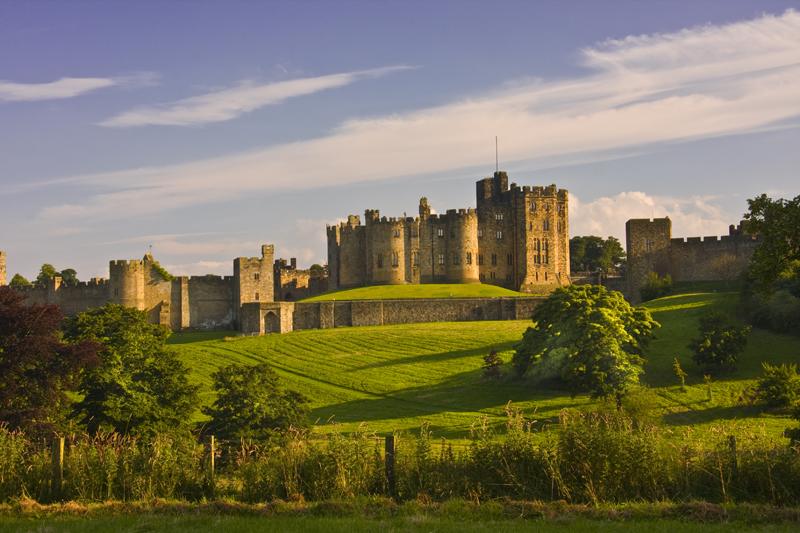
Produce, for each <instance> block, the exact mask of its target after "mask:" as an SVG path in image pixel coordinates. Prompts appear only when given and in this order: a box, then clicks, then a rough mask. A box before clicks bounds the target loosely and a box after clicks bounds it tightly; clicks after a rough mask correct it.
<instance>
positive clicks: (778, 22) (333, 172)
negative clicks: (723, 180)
mask: <svg viewBox="0 0 800 533" xmlns="http://www.w3.org/2000/svg"><path fill="white" fill-rule="evenodd" d="M582 54H583V56H582V57H583V62H584V64H585V65H586V66H587V67H588V68H589V69H590V70H589V71H588V72H587V74H586V75H585V76H582V77H576V78H574V79H564V80H559V81H553V82H549V83H544V82H525V83H519V84H516V85H514V86H513V87H511V88H508V86H505V87H506V88H504V89H501V90H498V91H496V92H493V93H491V94H488V95H483V96H480V97H475V98H472V99H467V100H462V101H458V102H453V103H450V104H447V105H441V106H437V107H430V108H426V109H421V110H417V111H413V112H407V113H403V114H396V115H387V116H381V117H374V118H366V119H357V120H350V121H347V122H345V123H343V124H342V125H341V126H340V127H339V128H338V129H336V130H335V131H333V132H331V133H330V134H329V135H327V136H324V137H319V138H316V139H311V140H306V141H299V142H293V143H287V144H281V145H276V146H271V147H267V148H265V149H261V150H255V151H252V152H248V153H241V154H235V155H230V156H225V157H219V158H215V159H209V160H202V161H194V162H190V163H185V164H176V165H168V166H161V167H152V168H141V169H136V170H130V171H121V172H114V173H106V174H99V175H91V176H79V177H75V178H69V181H74V182H77V183H80V184H84V185H87V186H92V187H97V188H98V192H97V194H95V195H94V196H89V197H88V199H87V200H86V201H84V202H82V203H75V204H63V205H54V206H50V207H48V208H46V209H45V210H44V211H43V212H41V213H40V216H41V217H43V218H44V219H47V220H51V219H81V218H87V219H97V218H121V217H126V216H132V215H141V214H146V213H153V212H159V211H163V210H169V209H175V208H181V207H186V206H190V205H197V204H202V203H207V202H220V201H229V200H234V199H237V198H240V197H241V196H243V195H245V194H249V193H251V192H252V191H259V190H279V189H297V188H314V187H320V186H325V185H343V184H347V183H352V182H358V181H367V180H380V179H389V178H398V177H402V176H410V175H418V174H423V173H424V174H428V175H430V174H434V173H437V172H438V173H441V172H452V171H454V170H456V169H460V168H468V167H476V166H479V165H485V164H486V162H487V161H493V159H494V143H493V142H492V141H493V139H492V136H493V135H495V134H499V135H500V137H501V139H502V146H501V148H502V150H501V155H502V159H503V160H504V161H507V162H512V161H520V160H531V159H536V158H539V159H543V160H544V159H548V158H551V159H552V158H561V160H562V161H563V160H566V159H568V158H569V157H577V158H585V157H586V154H591V153H596V152H606V153H612V154H613V153H614V152H617V153H620V152H622V153H630V151H631V150H633V149H639V148H638V147H642V146H647V145H652V144H654V143H663V142H677V141H688V140H693V139H701V138H708V137H714V136H720V135H730V134H738V133H745V132H752V131H759V130H764V129H769V128H771V127H777V125H778V124H779V123H780V124H781V125H782V126H783V125H785V124H786V122H787V121H790V120H792V119H796V118H797V117H798V116H800V91H798V87H800V13H797V12H796V11H787V12H786V13H784V14H783V15H780V16H772V15H768V16H763V17H760V18H757V19H754V20H751V21H745V22H740V23H735V24H730V25H725V26H704V27H700V28H694V29H687V30H683V31H680V32H677V33H672V34H665V35H648V36H639V37H629V38H626V39H622V40H618V41H608V42H604V43H602V44H599V45H597V46H595V47H593V48H589V49H586V50H583V51H582ZM131 183H135V184H136V187H135V188H132V187H131V186H130V185H129V184H131Z"/></svg>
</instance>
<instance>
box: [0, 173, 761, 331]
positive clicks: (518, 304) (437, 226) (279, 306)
mask: <svg viewBox="0 0 800 533" xmlns="http://www.w3.org/2000/svg"><path fill="white" fill-rule="evenodd" d="M568 203H569V202H568V194H567V191H566V190H563V189H557V188H556V186H555V185H550V186H548V187H528V186H525V187H519V186H517V185H516V184H514V183H512V184H511V185H510V186H509V184H508V175H507V174H506V173H505V172H495V174H494V175H493V176H492V177H490V178H485V179H481V180H479V181H478V182H477V207H476V208H475V209H459V210H449V211H447V212H446V213H445V214H443V215H436V214H432V212H431V208H430V206H429V205H428V202H427V200H426V199H425V198H422V199H421V200H420V204H419V216H418V217H404V218H386V217H380V214H379V212H378V211H377V210H367V211H366V212H365V224H364V225H362V224H361V221H360V218H359V217H358V216H353V215H351V216H349V217H348V220H347V222H343V223H340V224H338V225H335V226H328V227H327V237H328V265H327V266H319V265H315V266H314V267H313V268H310V269H299V268H297V262H296V260H295V259H291V260H290V261H288V262H287V261H286V260H284V259H278V260H275V259H274V247H273V246H272V245H266V244H265V245H263V246H262V247H261V256H260V257H238V258H236V259H234V260H233V274H232V275H231V276H215V275H207V276H191V277H189V276H177V277H174V276H171V275H170V274H168V273H167V272H166V271H165V270H164V269H163V268H161V267H160V265H159V264H158V262H157V261H155V259H154V258H153V257H152V255H150V254H149V253H148V254H146V255H145V256H144V258H143V259H141V260H115V261H110V263H109V277H108V279H105V278H94V279H92V280H91V281H88V282H80V283H77V284H76V285H66V284H64V283H62V280H61V278H60V277H58V276H56V277H55V278H53V279H50V280H48V282H47V285H46V286H32V287H27V288H23V289H20V290H22V291H23V292H24V294H25V295H26V297H27V301H28V302H30V303H40V304H56V305H59V306H60V307H61V308H62V310H63V311H64V313H65V314H67V315H73V314H76V313H79V312H81V311H84V310H86V309H89V308H92V307H98V306H102V305H104V304H106V303H117V304H122V305H126V306H129V307H134V308H136V309H140V310H142V311H145V312H146V313H147V314H148V316H149V317H150V320H151V321H152V322H154V323H159V324H162V325H164V326H167V327H169V328H171V329H172V330H174V331H180V330H189V329H199V330H207V329H238V330H239V331H242V332H244V333H251V334H263V333H269V332H286V331H292V330H294V329H313V328H329V327H339V326H361V325H380V324H398V323H411V322H433V321H440V320H450V321H457V320H502V319H524V318H527V317H529V316H530V314H531V313H532V310H533V308H534V307H535V305H536V304H537V303H538V301H540V298H530V297H527V298H464V299H450V300H448V299H444V300H441V299H440V300H386V301H363V302H359V301H352V302H351V301H346V300H342V301H323V302H297V303H295V301H296V300H301V299H303V298H306V297H308V296H313V295H315V294H319V293H321V292H325V291H327V290H334V289H340V288H348V287H358V286H364V285H379V284H405V283H415V284H417V283H478V282H482V283H489V284H494V285H501V286H504V287H507V288H510V289H514V290H518V291H525V292H532V293H537V294H546V293H547V292H549V291H551V290H553V289H554V288H556V287H559V286H563V285H568V284H570V283H571V282H573V279H572V278H571V277H570V271H569V264H570V263H569V222H568V220H569V218H568V215H569V211H568ZM625 232H626V245H627V253H628V263H627V273H626V278H625V279H624V280H617V281H612V280H607V281H606V283H607V284H608V285H609V286H610V287H611V288H615V289H618V290H622V291H623V292H625V294H626V296H627V297H628V299H630V300H632V301H637V300H638V297H639V288H640V287H641V286H642V285H643V284H644V282H645V280H646V278H647V276H648V274H649V273H650V272H656V273H658V274H659V275H664V274H670V275H671V276H672V278H673V280H675V281H704V280H728V279H734V278H735V277H737V276H738V275H739V274H740V273H741V272H742V271H743V270H744V269H745V268H746V267H747V265H748V263H749V261H750V258H751V256H752V254H753V252H754V250H755V249H756V247H757V246H758V244H759V243H760V240H759V238H758V237H757V236H754V235H750V234H748V233H747V232H745V231H744V230H743V228H742V225H739V226H730V228H729V235H726V236H722V237H716V236H713V237H702V238H701V237H689V238H686V239H683V238H672V223H671V221H670V219H669V218H656V219H631V220H628V222H627V223H626V225H625ZM6 281H7V279H6V254H5V252H3V251H0V285H5V284H6ZM574 281H576V282H581V281H580V280H578V278H575V280H574Z"/></svg>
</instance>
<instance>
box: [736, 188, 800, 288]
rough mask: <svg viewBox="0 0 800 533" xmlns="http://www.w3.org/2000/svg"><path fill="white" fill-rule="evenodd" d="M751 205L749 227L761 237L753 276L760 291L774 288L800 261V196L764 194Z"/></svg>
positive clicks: (746, 224) (751, 269) (746, 217)
mask: <svg viewBox="0 0 800 533" xmlns="http://www.w3.org/2000/svg"><path fill="white" fill-rule="evenodd" d="M747 204H748V212H747V213H745V215H744V220H745V229H746V230H747V232H749V233H754V234H758V235H759V237H760V238H761V243H760V244H759V245H758V248H756V250H755V252H754V253H753V258H752V259H751V261H750V268H749V275H750V277H751V279H753V280H754V281H755V283H756V284H757V286H758V287H759V289H760V290H762V291H770V290H771V287H772V284H773V283H774V282H775V281H777V280H778V278H780V277H781V275H782V274H783V273H784V272H786V271H787V269H789V268H790V266H791V264H792V262H795V261H800V196H795V197H794V198H793V199H791V200H785V199H783V198H780V199H778V200H773V199H771V198H769V197H768V196H767V195H766V194H762V195H761V196H758V197H756V198H752V199H750V200H747Z"/></svg>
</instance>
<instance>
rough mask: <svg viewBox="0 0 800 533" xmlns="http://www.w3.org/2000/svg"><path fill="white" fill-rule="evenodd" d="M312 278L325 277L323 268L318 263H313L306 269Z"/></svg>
mask: <svg viewBox="0 0 800 533" xmlns="http://www.w3.org/2000/svg"><path fill="white" fill-rule="evenodd" d="M308 270H309V271H310V273H311V275H312V276H313V277H316V278H321V277H322V276H324V275H325V267H323V266H322V265H320V264H319V263H314V264H313V265H311V266H310V267H309V269H308Z"/></svg>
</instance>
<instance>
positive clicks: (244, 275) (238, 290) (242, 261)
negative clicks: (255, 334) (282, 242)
mask: <svg viewBox="0 0 800 533" xmlns="http://www.w3.org/2000/svg"><path fill="white" fill-rule="evenodd" d="M274 258H275V246H273V245H272V244H264V245H262V246H261V257H237V258H236V259H234V260H233V284H234V285H233V313H234V316H235V317H236V319H237V320H238V316H239V310H240V309H241V307H242V304H246V303H251V302H273V301H275V286H274V282H273V263H274Z"/></svg>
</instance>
